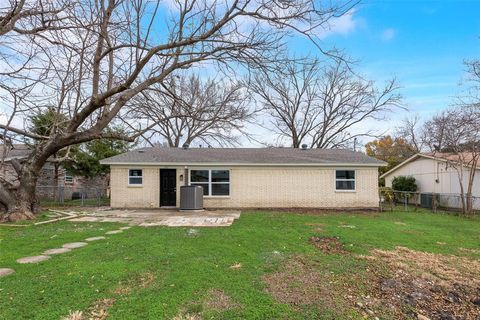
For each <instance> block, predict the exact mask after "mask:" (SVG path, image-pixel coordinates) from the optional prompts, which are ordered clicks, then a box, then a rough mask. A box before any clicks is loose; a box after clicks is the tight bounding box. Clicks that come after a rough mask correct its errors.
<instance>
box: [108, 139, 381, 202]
mask: <svg viewBox="0 0 480 320" xmlns="http://www.w3.org/2000/svg"><path fill="white" fill-rule="evenodd" d="M100 163H102V164H106V165H110V166H111V171H110V179H111V180H110V188H111V206H112V207H118V208H139V207H141V208H158V207H178V206H179V200H180V192H179V191H180V186H183V185H199V186H202V187H203V188H204V189H203V190H204V206H205V207H206V208H378V204H379V198H378V167H380V166H383V165H384V162H382V161H379V160H376V159H373V158H371V157H368V156H366V155H365V154H362V153H359V152H353V151H350V150H326V149H293V148H262V149H257V148H218V149H217V148H190V149H189V148H161V147H153V148H143V149H138V150H134V151H130V152H127V153H123V154H120V155H117V156H115V157H111V158H107V159H104V160H101V161H100Z"/></svg>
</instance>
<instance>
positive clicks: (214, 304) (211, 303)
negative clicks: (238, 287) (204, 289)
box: [203, 289, 238, 311]
mask: <svg viewBox="0 0 480 320" xmlns="http://www.w3.org/2000/svg"><path fill="white" fill-rule="evenodd" d="M203 306H204V307H205V308H206V309H210V310H216V311H225V310H229V309H233V308H236V307H238V304H236V303H234V302H232V299H231V298H230V297H229V296H228V295H227V294H226V293H225V291H223V290H220V289H212V290H210V291H209V292H208V293H207V296H206V299H205V301H204V303H203Z"/></svg>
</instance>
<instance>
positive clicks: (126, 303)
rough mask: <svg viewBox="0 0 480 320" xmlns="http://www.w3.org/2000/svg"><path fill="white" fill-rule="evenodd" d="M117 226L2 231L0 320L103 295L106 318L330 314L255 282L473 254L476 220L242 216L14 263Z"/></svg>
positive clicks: (73, 306)
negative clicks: (303, 268)
mask: <svg viewBox="0 0 480 320" xmlns="http://www.w3.org/2000/svg"><path fill="white" fill-rule="evenodd" d="M119 226H121V225H118V224H106V223H72V222H68V221H61V222H58V223H52V224H46V225H41V226H28V227H23V228H11V227H0V268H2V267H10V268H14V269H15V271H16V273H15V274H13V275H10V276H7V277H4V278H0V319H60V318H62V317H64V316H66V315H68V314H69V312H70V311H74V310H83V311H84V312H86V311H87V310H91V309H92V308H94V307H93V306H95V305H96V304H98V303H99V301H102V299H111V300H103V301H104V302H105V301H110V302H108V303H107V302H105V303H106V304H107V305H108V310H107V311H108V316H109V319H172V318H174V317H177V319H182V317H181V316H180V315H182V314H183V315H186V314H190V315H192V314H195V315H199V317H200V316H201V318H202V319H211V318H213V319H305V318H311V319H319V318H320V319H335V318H338V317H340V316H339V313H338V312H339V311H338V310H333V309H332V305H331V304H323V303H322V302H321V301H319V303H313V304H306V305H302V306H298V305H297V306H295V305H291V304H287V303H282V302H280V301H279V300H278V299H275V298H274V297H273V296H272V295H270V294H269V293H268V292H267V291H268V290H266V284H265V281H264V279H265V278H264V277H265V276H268V275H270V274H272V273H274V272H275V271H277V270H279V268H281V266H282V265H283V264H284V263H285V261H287V260H289V259H295V258H297V257H302V259H308V260H309V261H311V263H312V266H313V268H315V269H316V270H317V271H319V272H320V273H321V274H340V275H355V277H358V276H360V277H361V276H362V275H365V276H366V275H368V270H369V269H368V263H367V262H366V261H364V260H361V259H358V258H357V255H356V254H367V253H368V252H369V250H371V249H373V248H380V249H393V248H395V247H396V246H405V247H408V248H410V249H414V250H418V251H426V252H432V253H441V254H452V255H464V256H465V255H466V256H468V257H469V258H471V259H479V258H480V254H479V252H480V251H479V249H480V247H479V246H480V219H478V218H462V217H457V216H451V215H442V214H430V213H414V212H408V213H402V212H386V213H366V214H353V213H344V214H340V213H332V214H319V215H306V214H289V213H270V212H244V213H242V216H241V218H240V219H239V220H238V221H236V222H235V223H234V224H233V225H232V226H231V227H228V228H198V229H196V230H197V231H198V232H192V231H191V230H190V229H191V228H168V227H151V228H142V227H133V228H131V229H130V230H127V231H125V232H124V233H122V234H117V235H112V236H109V237H108V239H107V240H101V241H98V242H93V243H90V244H89V245H88V246H86V247H83V248H79V249H75V250H73V251H72V252H69V253H66V254H62V255H58V256H53V257H52V258H51V259H50V260H48V261H45V262H42V263H40V264H37V265H28V264H27V265H21V264H17V263H16V262H15V260H16V259H18V258H21V257H24V256H28V255H37V254H40V253H41V252H42V251H44V250H45V249H50V248H56V247H60V246H61V245H62V244H63V243H66V242H73V241H81V240H83V239H85V238H86V237H91V236H99V235H103V234H104V233H105V232H106V231H108V230H113V229H117V228H118V227H119ZM314 235H317V236H319V235H321V236H337V237H339V239H340V241H341V242H342V243H343V244H344V247H345V248H346V250H348V251H351V252H352V253H351V254H346V255H345V254H344V255H337V254H330V255H328V254H325V253H322V252H321V251H319V250H318V249H316V248H315V247H314V246H312V245H311V244H310V243H309V241H308V240H309V238H310V237H311V236H314ZM439 243H441V245H439ZM465 249H467V250H465ZM468 249H471V250H468ZM234 265H237V267H234V268H232V267H231V266H234ZM339 290H340V289H339ZM215 292H217V293H218V292H222V293H223V294H224V295H225V296H227V297H228V299H227V300H228V303H227V306H223V307H222V306H221V304H220V306H219V307H218V306H216V304H215V303H207V302H208V301H209V300H211V299H212V296H213V297H214V299H217V298H218V297H217V296H216V295H215V294H213V293H215ZM206 301H207V302H206ZM210 302H211V301H210ZM338 302H339V305H340V306H342V305H343V307H342V309H343V310H342V312H341V316H342V317H343V316H345V317H347V318H348V317H353V318H356V317H358V316H359V313H358V310H356V309H355V308H354V306H351V308H350V305H349V304H348V303H346V302H344V301H338ZM185 319H186V317H185Z"/></svg>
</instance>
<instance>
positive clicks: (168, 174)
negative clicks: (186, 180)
mask: <svg viewBox="0 0 480 320" xmlns="http://www.w3.org/2000/svg"><path fill="white" fill-rule="evenodd" d="M176 205H177V170H176V169H160V207H175V206H176Z"/></svg>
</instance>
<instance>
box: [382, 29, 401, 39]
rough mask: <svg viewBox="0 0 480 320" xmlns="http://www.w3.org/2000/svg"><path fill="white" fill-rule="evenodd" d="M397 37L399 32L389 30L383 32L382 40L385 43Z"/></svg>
mask: <svg viewBox="0 0 480 320" xmlns="http://www.w3.org/2000/svg"><path fill="white" fill-rule="evenodd" d="M396 35H397V31H396V30H395V29H393V28H388V29H385V30H383V32H382V36H381V38H382V40H383V41H390V40H392V39H393V38H395V36H396Z"/></svg>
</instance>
